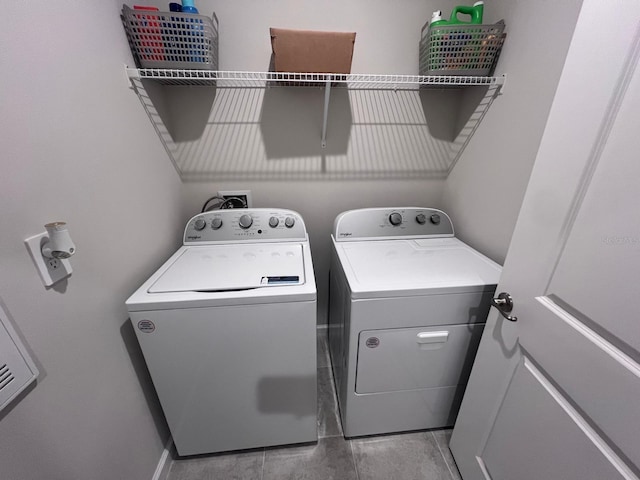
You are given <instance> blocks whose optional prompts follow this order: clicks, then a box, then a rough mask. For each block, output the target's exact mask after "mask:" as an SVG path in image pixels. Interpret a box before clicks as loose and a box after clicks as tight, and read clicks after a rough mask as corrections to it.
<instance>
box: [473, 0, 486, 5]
mask: <svg viewBox="0 0 640 480" xmlns="http://www.w3.org/2000/svg"><path fill="white" fill-rule="evenodd" d="M478 5H484V2H483V1H482V0H480V1H479V2H476V3H474V4H473V6H474V7H477V6H478Z"/></svg>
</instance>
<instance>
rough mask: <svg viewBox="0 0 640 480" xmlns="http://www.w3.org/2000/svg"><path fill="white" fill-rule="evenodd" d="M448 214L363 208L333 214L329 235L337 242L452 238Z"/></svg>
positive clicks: (429, 211)
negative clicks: (333, 219)
mask: <svg viewBox="0 0 640 480" xmlns="http://www.w3.org/2000/svg"><path fill="white" fill-rule="evenodd" d="M453 236H454V232H453V224H452V223H451V219H450V218H449V216H448V215H447V214H446V213H444V212H443V211H442V210H437V209H435V208H420V207H400V208H363V209H360V210H349V211H347V212H343V213H341V214H340V215H338V216H337V217H336V220H335V223H334V225H333V238H335V240H336V241H337V242H348V241H354V240H363V239H369V240H374V239H380V240H383V239H384V240H388V239H393V238H407V237H409V238H433V237H453Z"/></svg>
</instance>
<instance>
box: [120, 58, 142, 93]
mask: <svg viewBox="0 0 640 480" xmlns="http://www.w3.org/2000/svg"><path fill="white" fill-rule="evenodd" d="M124 76H125V78H126V79H127V83H128V84H129V88H130V89H131V90H135V89H136V86H135V84H134V83H133V79H134V78H138V79H139V78H140V74H139V73H138V69H137V68H129V66H128V65H127V64H126V63H125V64H124Z"/></svg>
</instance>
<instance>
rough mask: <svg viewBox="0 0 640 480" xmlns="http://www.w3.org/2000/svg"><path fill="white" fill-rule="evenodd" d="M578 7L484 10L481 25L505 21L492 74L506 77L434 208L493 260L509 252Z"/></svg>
mask: <svg viewBox="0 0 640 480" xmlns="http://www.w3.org/2000/svg"><path fill="white" fill-rule="evenodd" d="M580 5H581V1H579V0H562V1H560V2H549V1H540V0H539V1H537V2H524V1H513V0H492V1H491V2H488V3H487V5H486V7H485V13H486V15H487V16H486V21H489V22H493V21H497V20H499V19H501V18H504V19H505V22H506V24H507V32H508V36H507V40H506V42H505V47H504V49H503V51H502V56H501V57H500V62H499V64H498V70H497V71H496V74H502V73H506V74H507V76H508V78H507V85H506V92H505V93H504V95H502V96H501V97H498V99H496V100H495V101H494V103H493V105H492V107H491V109H490V110H489V112H488V113H487V115H486V116H485V118H484V120H483V122H482V124H481V125H480V127H479V128H478V130H477V131H476V133H475V135H474V136H473V138H472V139H471V141H470V142H469V145H468V146H467V148H466V150H465V151H464V153H463V155H462V157H461V158H460V160H459V161H458V163H457V164H456V166H455V168H454V169H453V171H452V172H451V174H450V175H449V177H448V178H447V180H446V182H445V184H444V187H443V196H442V202H441V204H442V207H443V209H444V210H446V211H447V212H448V213H449V215H450V216H451V217H452V220H453V223H454V225H455V227H456V234H457V235H458V236H459V237H460V238H461V239H462V240H464V241H466V242H467V243H469V244H471V245H472V246H474V247H475V248H477V249H478V250H480V251H482V252H483V253H485V254H486V255H488V256H489V257H491V258H493V260H495V261H496V262H498V263H503V262H504V258H505V255H506V253H507V249H508V248H509V242H510V241H511V235H512V233H513V229H514V227H515V223H516V219H517V217H518V212H519V211H520V205H521V203H522V198H523V197H524V192H525V189H526V186H527V183H528V181H529V175H530V173H531V169H532V168H533V162H534V160H535V157H536V153H537V151H538V145H539V143H540V139H541V137H542V132H543V130H544V126H545V124H546V121H547V116H548V114H549V109H550V108H551V103H552V101H553V96H554V94H555V90H556V86H557V84H558V80H559V78H560V72H561V69H562V66H563V65H564V59H565V56H566V53H567V49H568V48H569V42H570V40H571V36H572V34H573V29H574V27H575V24H576V21H577V17H578V13H579V10H580ZM585 100H587V99H585Z"/></svg>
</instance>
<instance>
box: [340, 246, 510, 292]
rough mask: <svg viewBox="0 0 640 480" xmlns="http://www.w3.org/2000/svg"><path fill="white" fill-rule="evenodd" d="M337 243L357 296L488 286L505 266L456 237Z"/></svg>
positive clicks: (496, 278)
mask: <svg viewBox="0 0 640 480" xmlns="http://www.w3.org/2000/svg"><path fill="white" fill-rule="evenodd" d="M336 249H337V251H338V255H339V257H340V259H341V261H342V264H343V267H344V270H345V273H346V274H347V278H348V280H349V285H350V287H351V290H352V294H353V296H354V297H356V298H358V297H359V298H366V297H370V296H375V295H377V293H378V292H383V293H385V294H386V295H387V296H407V295H423V294H429V293H439V292H441V291H443V290H447V291H452V290H456V289H457V290H460V289H464V290H465V291H472V290H473V291H475V290H484V289H486V288H487V287H488V286H494V287H495V285H497V283H498V280H499V278H500V273H501V271H502V268H501V267H500V266H499V265H498V264H497V263H495V262H493V261H492V260H490V259H489V258H487V257H485V256H484V255H482V254H480V253H479V252H477V251H476V250H474V249H472V248H471V247H469V246H468V245H466V244H465V243H463V242H461V241H460V240H458V239H456V238H440V239H418V240H384V241H361V242H352V243H349V242H344V243H341V244H336Z"/></svg>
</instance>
